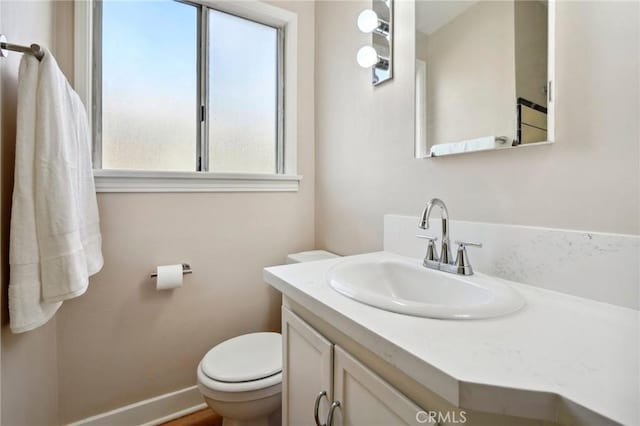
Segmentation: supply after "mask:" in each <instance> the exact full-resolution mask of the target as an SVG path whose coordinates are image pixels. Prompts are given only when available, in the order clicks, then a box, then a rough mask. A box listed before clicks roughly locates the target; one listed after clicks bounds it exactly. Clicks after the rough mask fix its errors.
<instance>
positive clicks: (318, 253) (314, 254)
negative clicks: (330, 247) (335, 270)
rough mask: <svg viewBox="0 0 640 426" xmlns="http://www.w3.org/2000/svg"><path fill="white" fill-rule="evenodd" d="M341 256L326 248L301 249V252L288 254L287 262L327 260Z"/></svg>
mask: <svg viewBox="0 0 640 426" xmlns="http://www.w3.org/2000/svg"><path fill="white" fill-rule="evenodd" d="M335 257H340V256H338V255H337V254H335V253H330V252H328V251H325V250H311V251H301V252H300V253H292V254H290V255H288V256H287V263H302V262H312V261H314V260H326V259H333V258H335Z"/></svg>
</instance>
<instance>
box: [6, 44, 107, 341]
mask: <svg viewBox="0 0 640 426" xmlns="http://www.w3.org/2000/svg"><path fill="white" fill-rule="evenodd" d="M15 169H16V171H15V183H14V191H13V205H12V212H11V237H10V252H9V263H10V274H11V275H10V282H9V315H10V320H11V330H12V331H13V332H14V333H20V332H24V331H28V330H32V329H34V328H36V327H38V326H40V325H42V324H44V323H45V322H47V321H48V320H49V319H50V318H51V317H52V316H53V315H54V314H55V312H56V311H57V310H58V308H59V307H60V305H61V302H62V301H63V300H66V299H71V298H73V297H77V296H79V295H81V294H83V293H84V292H85V291H86V289H87V286H88V283H89V276H91V275H93V274H95V273H96V272H98V271H99V270H100V269H101V268H102V264H103V260H102V251H101V244H102V243H101V236H100V227H99V218H98V207H97V202H96V194H95V187H94V182H93V173H92V166H91V147H90V139H89V132H88V123H87V115H86V112H85V110H84V106H83V104H82V101H81V100H80V98H79V97H78V95H77V94H76V93H75V92H74V91H73V89H72V88H71V86H70V85H69V83H68V82H67V80H66V78H65V76H64V74H63V73H62V72H61V71H60V69H59V68H58V65H57V63H56V61H55V59H54V58H53V56H52V55H51V53H50V52H49V51H47V50H45V55H44V58H43V59H42V61H41V62H39V61H38V60H37V59H36V58H34V57H33V56H31V55H24V57H23V58H22V62H21V63H20V75H19V82H18V127H17V138H16V164H15Z"/></svg>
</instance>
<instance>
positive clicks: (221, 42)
mask: <svg viewBox="0 0 640 426" xmlns="http://www.w3.org/2000/svg"><path fill="white" fill-rule="evenodd" d="M277 46H278V31H277V30H276V29H275V28H272V27H269V26H266V25H263V24H259V23H256V22H253V21H249V20H246V19H242V18H238V17H236V16H233V15H229V14H227V13H223V12H218V11H215V10H210V11H209V49H210V50H209V108H208V111H209V170H210V171H212V172H245V173H276V146H277V143H276V140H277V137H276V132H277V124H276V123H277V103H278V102H277V100H278V97H277V90H278V86H277V75H278V69H277V68H278V67H277V64H278V62H277V58H278V48H277Z"/></svg>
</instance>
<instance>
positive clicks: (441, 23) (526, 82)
mask: <svg viewBox="0 0 640 426" xmlns="http://www.w3.org/2000/svg"><path fill="white" fill-rule="evenodd" d="M548 17H549V4H548V2H547V1H546V0H516V1H514V0H504V1H490V0H479V1H478V0H461V1H431V0H417V1H416V156H417V157H433V156H442V155H450V154H459V153H464V152H473V151H483V150H491V149H502V148H509V147H515V146H520V145H526V144H532V143H539V142H546V141H548V140H549V137H548V134H547V129H548V122H549V120H548V105H547V98H548V96H547V95H548V94H547V88H548V83H547V82H548V81H549V80H550V78H549V76H548V75H547V74H548V50H549V48H548V46H549V40H548V34H549V31H548V22H549V18H548Z"/></svg>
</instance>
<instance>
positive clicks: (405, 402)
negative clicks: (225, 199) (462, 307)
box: [264, 252, 639, 426]
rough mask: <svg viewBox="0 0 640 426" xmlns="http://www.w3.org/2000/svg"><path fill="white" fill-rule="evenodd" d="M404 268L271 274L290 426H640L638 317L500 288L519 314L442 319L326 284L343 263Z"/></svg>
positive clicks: (550, 294)
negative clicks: (513, 298)
mask: <svg viewBox="0 0 640 426" xmlns="http://www.w3.org/2000/svg"><path fill="white" fill-rule="evenodd" d="M407 259H408V258H404V257H403V256H398V255H396V254H393V253H390V252H379V253H369V254H364V255H358V256H349V257H345V258H339V259H331V260H325V261H317V262H309V263H302V264H298V265H287V266H277V267H272V268H267V269H265V272H264V278H265V280H266V281H267V282H268V283H269V284H270V285H271V286H273V287H274V288H276V289H277V290H279V291H280V292H281V293H282V294H283V307H282V332H283V338H284V354H283V356H284V364H283V374H284V376H283V424H284V425H313V424H315V423H319V424H325V423H326V424H328V425H329V424H331V425H334V426H336V425H363V424H368V425H375V424H379V425H391V424H393V425H396V424H436V423H438V422H439V423H440V424H442V425H444V424H459V423H465V422H466V423H467V424H472V425H533V424H537V425H539V424H557V423H559V424H597V425H606V424H618V423H622V424H637V423H638V421H639V419H638V412H637V399H638V389H637V382H636V379H637V377H636V376H637V373H638V365H637V347H636V348H635V349H633V350H628V348H629V347H630V343H629V342H630V340H629V339H631V341H633V339H637V320H638V313H637V311H636V310H634V309H627V308H622V307H617V306H614V305H609V304H605V303H600V302H596V301H592V300H589V299H584V298H579V297H575V296H572V295H567V294H562V293H558V292H554V291H549V290H545V289H541V288H537V287H533V286H528V285H524V284H518V283H515V282H509V281H505V280H501V281H503V282H504V283H505V284H506V285H508V286H510V287H512V288H513V289H515V290H516V291H517V292H518V293H520V294H521V295H522V296H523V298H524V299H525V301H526V305H525V306H524V307H523V308H522V309H520V310H518V311H517V312H514V313H511V314H508V315H504V316H499V317H495V318H488V319H480V320H441V319H431V318H423V317H416V316H410V315H402V314H398V313H394V312H389V311H387V310H383V309H379V308H375V307H372V306H368V305H366V304H363V303H359V302H357V301H354V300H352V299H350V298H348V297H346V296H344V295H343V294H340V293H338V292H337V291H335V290H334V289H333V288H331V287H330V286H329V284H328V282H327V274H328V273H330V271H331V270H332V268H334V267H335V265H337V264H340V263H343V264H344V263H345V262H362V261H367V262H384V261H389V260H402V261H405V260H407ZM612 330H613V331H614V332H612ZM636 346H637V345H636ZM631 347H633V345H631ZM314 405H315V407H314ZM332 406H333V409H331V407H332ZM314 408H316V409H317V410H318V412H317V420H314V414H315V413H314ZM331 411H332V414H331V415H330V414H329V413H330V412H331Z"/></svg>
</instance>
